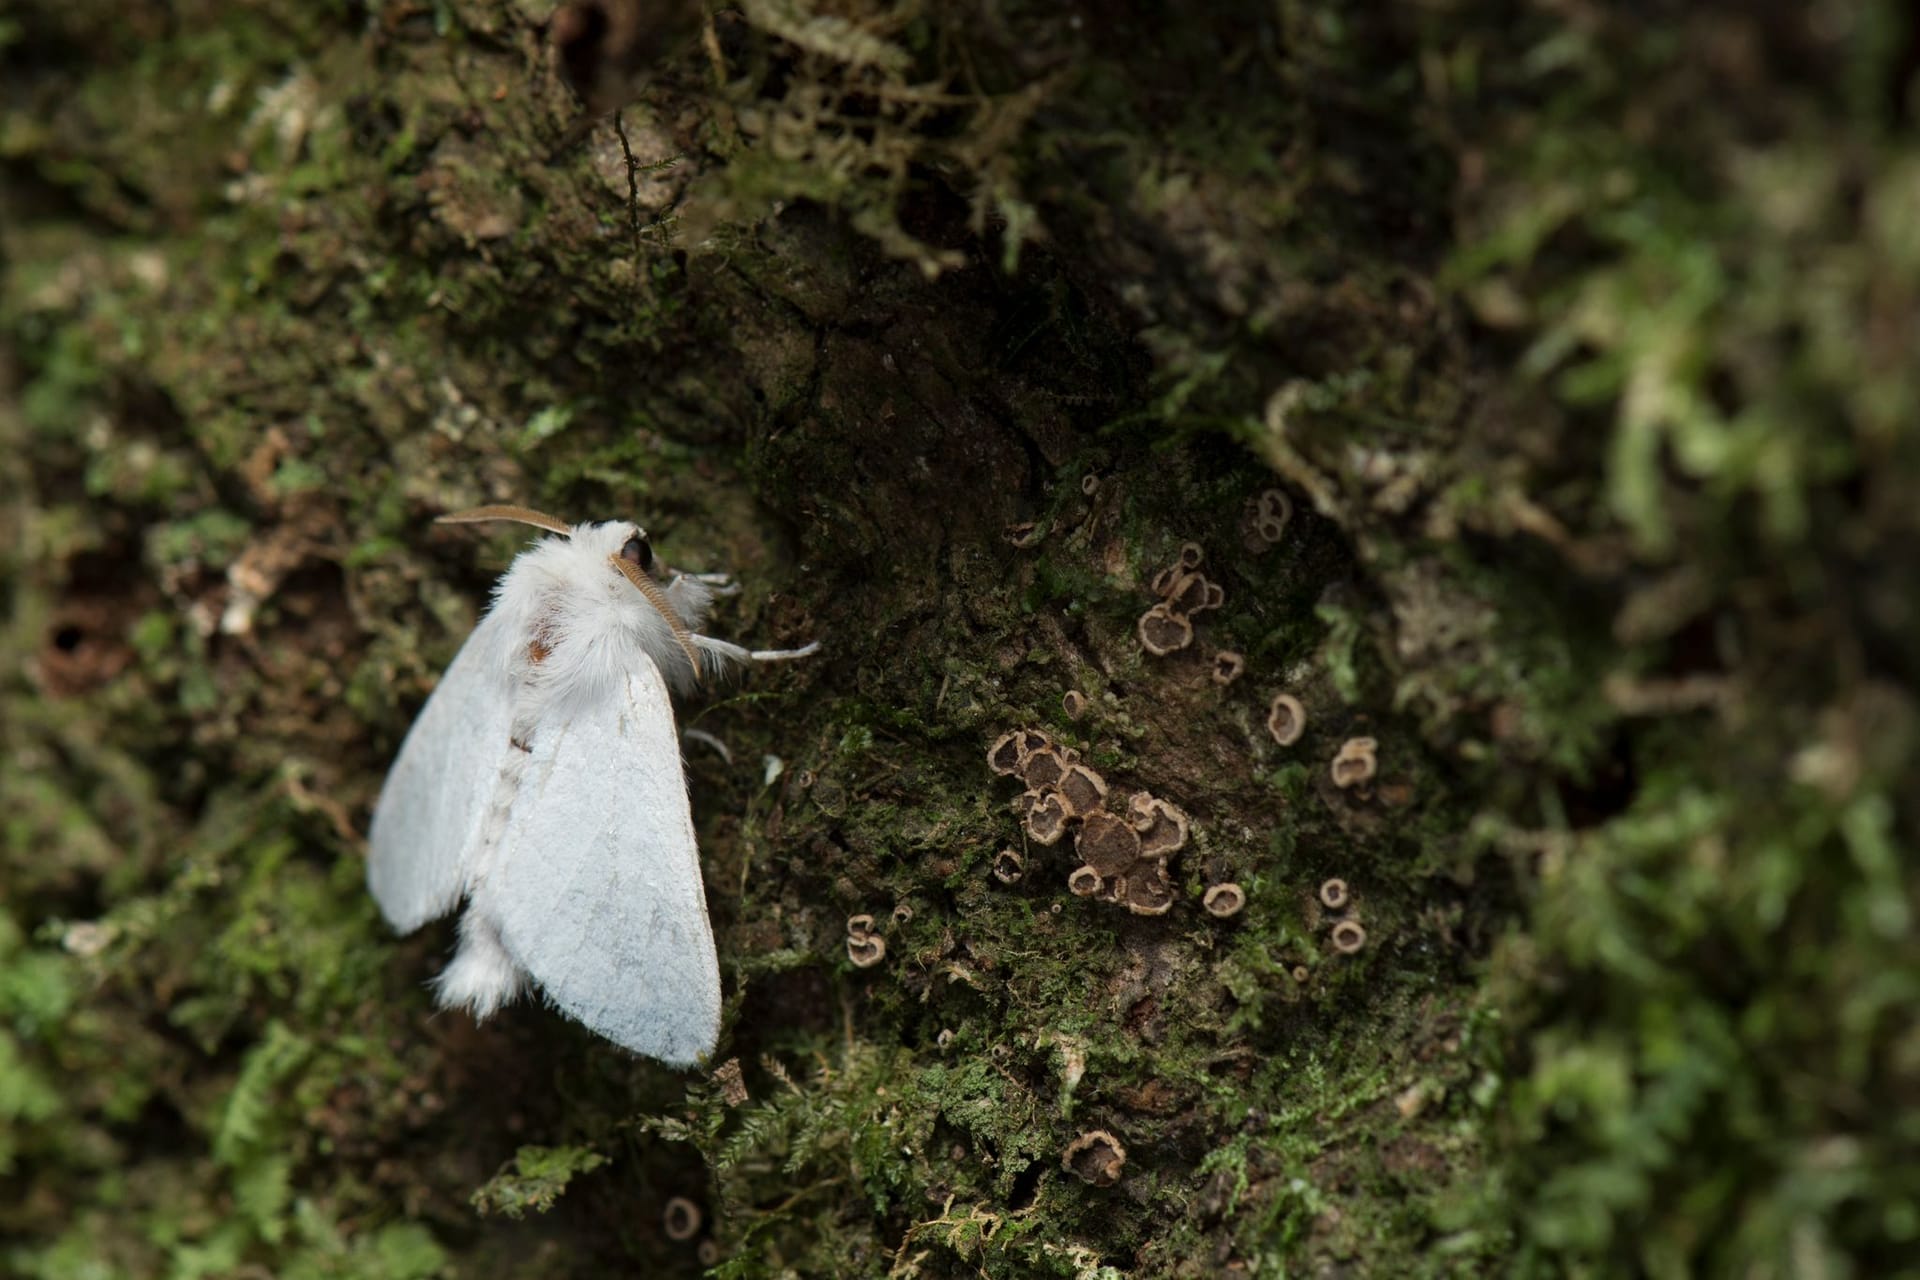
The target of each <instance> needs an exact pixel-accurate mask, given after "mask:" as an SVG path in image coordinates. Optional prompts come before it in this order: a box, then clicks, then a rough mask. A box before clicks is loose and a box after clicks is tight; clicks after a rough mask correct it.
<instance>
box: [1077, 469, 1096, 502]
mask: <svg viewBox="0 0 1920 1280" xmlns="http://www.w3.org/2000/svg"><path fill="white" fill-rule="evenodd" d="M1080 492H1081V493H1083V494H1085V495H1086V496H1087V497H1089V498H1091V497H1092V496H1093V495H1094V494H1096V493H1098V492H1100V477H1099V476H1097V475H1095V474H1094V473H1093V472H1091V471H1089V472H1087V474H1085V475H1083V476H1081V477H1080Z"/></svg>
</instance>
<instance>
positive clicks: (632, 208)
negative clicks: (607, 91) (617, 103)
mask: <svg viewBox="0 0 1920 1280" xmlns="http://www.w3.org/2000/svg"><path fill="white" fill-rule="evenodd" d="M613 131H614V132H615V133H617V134H619V135H620V154H621V155H623V156H625V157H626V160H627V228H628V230H629V231H631V232H632V233H633V278H634V285H635V287H636V288H637V287H638V286H639V283H640V281H641V280H642V279H644V278H645V277H644V275H643V272H642V267H641V263H642V262H643V261H644V260H645V255H644V254H643V253H641V251H640V162H639V161H638V160H635V159H634V158H633V145H632V144H631V143H629V142H628V141H627V124H626V121H624V120H622V119H621V118H620V113H619V112H618V111H616V112H614V113H613Z"/></svg>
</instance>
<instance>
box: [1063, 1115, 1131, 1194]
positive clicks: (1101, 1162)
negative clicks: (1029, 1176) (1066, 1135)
mask: <svg viewBox="0 0 1920 1280" xmlns="http://www.w3.org/2000/svg"><path fill="white" fill-rule="evenodd" d="M1126 1163H1127V1149H1126V1148H1125V1147H1123V1146H1121V1145H1120V1139H1118V1138H1116V1137H1114V1136H1113V1135H1112V1134H1110V1133H1108V1132H1107V1131H1106V1130H1105V1129H1095V1130H1093V1131H1091V1132H1089V1133H1083V1134H1081V1135H1080V1136H1079V1137H1077V1138H1075V1139H1074V1140H1073V1141H1072V1142H1069V1143H1068V1144H1067V1149H1066V1150H1065V1151H1064V1152H1062V1153H1061V1155H1060V1167H1061V1168H1063V1169H1065V1170H1066V1171H1067V1172H1068V1173H1071V1174H1073V1175H1074V1176H1075V1177H1077V1178H1079V1179H1080V1180H1081V1181H1082V1182H1086V1183H1089V1184H1091V1185H1092V1186H1096V1187H1110V1186H1112V1185H1113V1184H1114V1183H1116V1182H1118V1181H1120V1170H1121V1169H1123V1168H1125V1167H1126Z"/></svg>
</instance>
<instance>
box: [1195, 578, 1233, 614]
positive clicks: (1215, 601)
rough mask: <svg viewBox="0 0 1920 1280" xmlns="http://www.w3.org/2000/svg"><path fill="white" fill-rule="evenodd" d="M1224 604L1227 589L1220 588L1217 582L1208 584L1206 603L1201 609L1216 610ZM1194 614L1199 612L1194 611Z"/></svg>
mask: <svg viewBox="0 0 1920 1280" xmlns="http://www.w3.org/2000/svg"><path fill="white" fill-rule="evenodd" d="M1226 602H1227V589H1226V588H1225V587H1223V586H1221V585H1220V584H1219V583H1217V582H1209V583H1208V584H1207V602H1206V603H1205V604H1204V605H1202V606H1201V608H1204V609H1218V608H1219V607H1220V606H1221V605H1223V604H1225V603H1226ZM1195 612H1196V613H1197V612H1199V610H1197V609H1196V610H1195Z"/></svg>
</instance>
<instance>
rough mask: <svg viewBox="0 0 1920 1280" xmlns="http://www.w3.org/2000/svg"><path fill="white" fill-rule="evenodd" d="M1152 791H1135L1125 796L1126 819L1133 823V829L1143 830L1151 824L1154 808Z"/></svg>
mask: <svg viewBox="0 0 1920 1280" xmlns="http://www.w3.org/2000/svg"><path fill="white" fill-rule="evenodd" d="M1154 803H1155V802H1154V798H1153V793H1152V792H1149V791H1136V792H1134V793H1133V794H1132V795H1130V796H1128V797H1127V821H1128V822H1130V823H1132V824H1133V829H1134V830H1135V831H1145V830H1147V829H1148V828H1150V827H1152V826H1153V819H1154V814H1155V812H1156V810H1155V809H1154V807H1153V806H1154Z"/></svg>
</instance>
